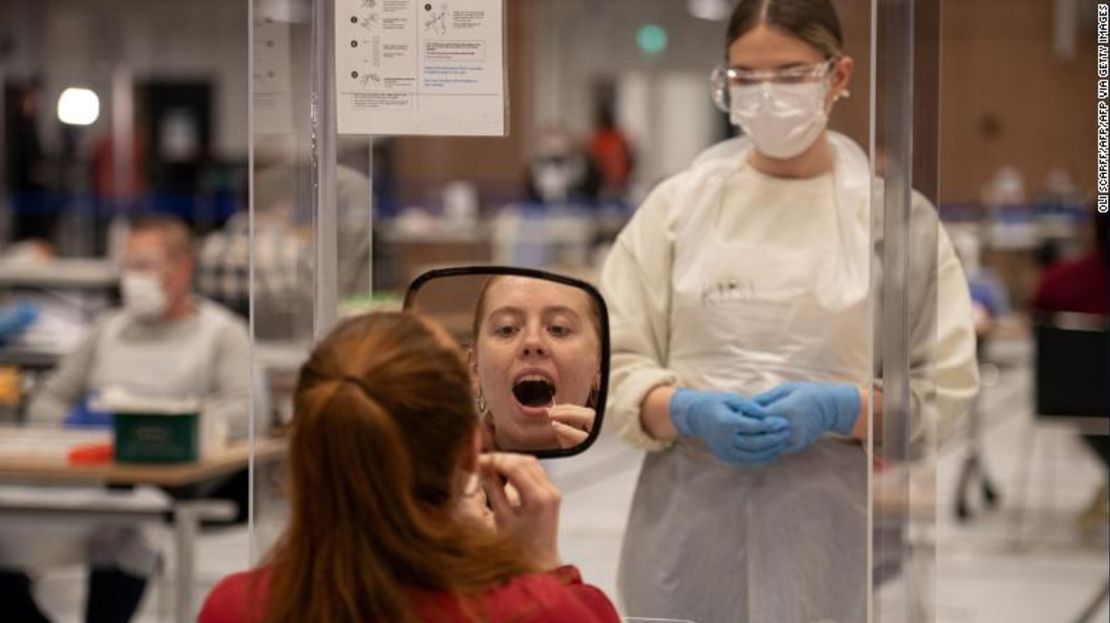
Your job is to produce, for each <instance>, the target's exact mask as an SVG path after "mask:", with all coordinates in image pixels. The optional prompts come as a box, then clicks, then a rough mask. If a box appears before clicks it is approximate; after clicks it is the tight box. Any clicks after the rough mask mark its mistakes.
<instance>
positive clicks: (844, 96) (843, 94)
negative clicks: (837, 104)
mask: <svg viewBox="0 0 1110 623" xmlns="http://www.w3.org/2000/svg"><path fill="white" fill-rule="evenodd" d="M849 97H852V93H851V91H849V90H848V89H844V90H843V91H841V92H840V93H837V94H836V99H838V100H846V99H848V98H849Z"/></svg>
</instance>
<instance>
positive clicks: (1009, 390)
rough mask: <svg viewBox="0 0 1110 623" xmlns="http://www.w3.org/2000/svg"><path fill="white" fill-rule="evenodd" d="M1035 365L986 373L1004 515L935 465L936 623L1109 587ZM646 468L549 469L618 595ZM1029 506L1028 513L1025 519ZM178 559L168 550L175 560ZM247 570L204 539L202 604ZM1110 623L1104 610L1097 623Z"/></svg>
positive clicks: (1025, 613)
mask: <svg viewBox="0 0 1110 623" xmlns="http://www.w3.org/2000/svg"><path fill="white" fill-rule="evenodd" d="M1030 358H1031V353H1030V349H1029V346H1028V344H1024V343H1012V344H1003V345H998V347H997V348H996V349H995V351H993V352H992V360H994V361H995V362H996V364H997V365H995V366H992V367H990V368H988V369H987V370H985V373H984V381H985V382H984V394H983V398H982V414H983V415H982V418H983V428H984V433H983V440H984V441H983V453H982V456H983V457H984V458H985V460H986V462H987V465H988V468H989V470H990V473H991V476H992V477H993V478H994V479H995V484H996V486H997V488H998V489H999V490H1000V492H1001V495H1002V502H1001V506H1000V507H999V508H997V509H995V510H989V509H982V508H979V511H980V512H978V513H977V514H976V515H975V517H974V518H973V519H972V520H971V521H969V522H966V523H961V522H958V521H956V520H955V518H954V513H953V506H954V501H955V490H956V481H957V478H958V473H959V471H960V466H961V464H962V462H963V460H964V457H965V455H966V452H967V443H966V442H963V441H961V442H958V443H955V444H952V445H951V447H949V448H947V449H946V450H945V451H944V452H943V453H942V454H941V455H940V456H939V459H938V461H937V464H936V482H937V486H936V500H937V506H938V508H937V514H936V523H935V525H934V526H931V527H929V529H927V530H925V531H924V534H923V536H922V537H921V539H920V543H919V547H920V551H923V552H925V559H926V560H934V558H933V557H932V556H930V555H929V552H930V551H931V550H930V548H931V547H933V546H935V565H934V566H932V572H931V575H932V577H933V583H932V590H931V591H929V590H927V591H926V595H927V597H926V598H924V599H921V600H918V601H919V602H922V603H925V604H932V605H931V607H932V612H933V613H934V615H935V619H932V620H935V621H937V622H938V623H984V622H1005V623H1054V622H1060V623H1070V622H1071V621H1074V620H1075V617H1076V616H1077V615H1078V614H1079V613H1080V612H1081V611H1082V610H1083V608H1084V606H1085V605H1086V604H1087V602H1088V601H1089V600H1091V598H1093V597H1094V596H1095V595H1096V594H1097V593H1098V591H1099V589H1100V588H1101V587H1102V586H1103V583H1104V582H1105V581H1106V578H1107V573H1108V562H1107V525H1106V524H1105V523H1103V524H1102V525H1101V526H1100V527H1099V528H1096V529H1095V530H1093V531H1088V532H1081V531H1079V530H1078V529H1077V528H1076V525H1075V518H1076V516H1077V514H1078V512H1079V511H1080V509H1082V508H1083V507H1084V506H1085V505H1086V504H1087V503H1088V501H1089V500H1090V498H1091V496H1092V495H1093V492H1094V490H1095V489H1096V487H1097V485H1098V484H1099V482H1100V479H1101V478H1104V477H1105V476H1106V474H1105V473H1102V474H1100V471H1099V469H1100V467H1099V465H1098V463H1097V462H1096V461H1095V460H1094V458H1093V457H1092V456H1091V455H1090V454H1089V453H1088V452H1087V451H1086V450H1085V448H1083V447H1081V445H1080V443H1079V441H1078V440H1077V438H1076V436H1075V434H1074V433H1073V432H1072V431H1071V430H1070V429H1067V428H1059V427H1052V426H1047V425H1043V424H1042V425H1038V426H1036V427H1035V428H1034V427H1032V426H1031V424H1032V415H1031V410H1030V406H1029V405H1030V395H1031V394H1030V376H1029V375H1030V367H1029V362H1030ZM1030 431H1034V432H1033V434H1030ZM1030 444H1031V445H1032V448H1033V449H1032V451H1030V449H1029V448H1030ZM1028 456H1032V457H1033V463H1032V468H1031V469H1030V471H1029V473H1030V478H1029V481H1028V483H1029V484H1028V487H1027V488H1023V487H1022V486H1021V482H1022V477H1021V471H1020V470H1019V467H1020V465H1021V464H1022V463H1021V460H1022V459H1023V458H1024V457H1028ZM639 461H640V456H639V454H638V453H636V452H635V451H632V450H630V449H628V448H626V447H625V446H623V445H622V444H621V443H620V442H618V441H617V440H615V439H613V438H611V437H610V436H607V435H603V436H602V438H601V439H600V440H599V442H598V443H597V445H595V446H594V447H593V448H591V449H590V450H589V451H588V452H586V453H585V454H583V455H581V456H579V457H575V458H572V459H568V460H561V461H551V462H549V470H550V472H551V474H552V476H553V478H554V479H555V481H556V482H557V483H558V484H559V485H560V486H561V488H562V489H563V491H564V505H563V515H562V524H561V545H562V550H563V557H564V559H565V560H567V561H568V562H573V563H574V564H576V565H578V566H579V568H580V569H581V570H582V573H583V576H584V577H585V578H586V579H587V581H589V582H592V583H594V584H596V585H598V586H599V587H601V588H602V589H603V590H604V591H605V592H606V593H608V594H610V595H613V596H615V595H616V592H615V588H614V587H615V584H616V561H617V554H618V552H619V549H620V544H621V543H620V542H621V537H622V533H623V529H624V522H625V517H626V514H627V509H628V505H629V503H630V500H631V496H632V490H633V487H634V485H635V479H636V476H637V472H638V469H639ZM1023 491H1024V493H1023ZM1023 497H1024V498H1025V499H1026V502H1025V504H1024V507H1025V508H1026V509H1027V510H1026V512H1025V513H1020V512H1019V511H1018V508H1019V507H1020V506H1021V505H1020V504H1019V502H1020V500H1021V499H1022V498H1023ZM977 508H978V507H977ZM171 550H172V548H171V547H169V542H168V539H167V543H166V548H165V551H166V556H167V558H169V557H170V556H172V551H171ZM247 559H248V539H247V534H246V530H245V529H234V530H223V531H215V532H210V533H206V534H205V536H203V537H202V540H201V544H200V550H199V552H198V561H199V562H198V564H199V570H198V574H199V578H198V582H199V586H198V593H199V594H200V595H203V594H205V593H206V592H207V591H208V589H209V588H210V587H211V586H212V584H213V583H215V582H216V581H218V579H219V578H220V577H222V576H223V575H225V574H227V573H229V572H232V571H236V570H239V569H241V568H243V567H244V566H245V561H246V560H247ZM167 562H168V561H167ZM167 566H168V567H169V568H171V569H172V565H167ZM928 567H929V565H926V566H925V568H926V569H928ZM926 575H929V574H926ZM81 582H82V577H81V572H80V570H78V569H62V570H58V572H55V573H52V574H50V575H48V576H46V577H45V578H43V581H42V582H40V585H39V597H40V601H41V602H42V603H43V604H44V605H45V606H46V607H47V608H48V609H49V610H50V612H51V613H53V614H54V615H55V617H56V620H57V621H58V622H59V623H61V622H69V621H77V620H78V618H77V614H76V613H78V612H79V605H80V603H81V601H82V599H83V595H82V590H83V589H82V588H81V587H82V584H81ZM898 586H899V585H898V583H892V584H890V585H888V586H887V588H884V589H881V590H880V592H879V594H878V596H877V598H878V601H877V603H879V604H880V610H881V611H883V612H893V611H895V610H897V609H899V608H900V606H899V605H898V602H897V600H898V599H899V592H898ZM929 595H931V596H932V597H933V598H932V599H930V598H929V597H928V596H929ZM171 599H172V592H171V590H170V581H169V579H168V578H162V579H161V580H160V581H159V584H158V585H157V586H155V589H154V590H151V591H148V593H147V597H146V600H145V602H144V604H143V608H142V613H141V617H140V618H139V621H141V622H144V623H145V622H153V621H168V620H170V616H169V613H170V611H171V610H170V609H171V606H172V604H171V603H170V601H171ZM642 614H646V613H642ZM1108 619H1110V611H1108V609H1107V604H1106V602H1105V601H1104V602H1103V603H1102V604H1101V607H1100V609H1099V610H1098V611H1097V612H1096V614H1095V615H1094V617H1093V618H1091V619H1089V620H1090V621H1107V620H1108ZM876 620H882V621H888V620H889V621H895V620H897V621H902V620H908V619H902V618H895V617H891V618H886V617H884V618H883V619H876ZM925 620H929V619H928V618H926V619H925Z"/></svg>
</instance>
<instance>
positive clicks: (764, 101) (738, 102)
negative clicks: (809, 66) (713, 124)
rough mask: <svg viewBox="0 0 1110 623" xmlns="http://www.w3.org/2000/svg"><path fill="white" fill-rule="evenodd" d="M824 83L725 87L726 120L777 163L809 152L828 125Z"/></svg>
mask: <svg viewBox="0 0 1110 623" xmlns="http://www.w3.org/2000/svg"><path fill="white" fill-rule="evenodd" d="M828 88H829V87H828V82H826V81H825V80H820V81H817V82H802V83H797V84H772V83H770V82H762V83H759V84H753V85H744V86H732V87H729V100H730V105H729V119H730V120H731V121H732V123H734V124H735V125H738V126H740V127H741V128H743V130H744V133H745V134H747V135H748V136H750V137H751V139H752V142H754V143H755V146H756V148H757V149H758V150H759V151H760V152H762V153H764V154H766V155H768V156H770V157H772V158H778V159H780V160H783V159H787V158H793V157H794V156H797V155H799V154H801V153H802V152H804V151H805V150H807V149H809V146H810V145H813V142H814V141H816V140H817V137H818V136H820V135H821V131H822V130H824V129H825V124H826V123H827V122H828V113H827V112H826V110H825V97H826V95H827V94H828Z"/></svg>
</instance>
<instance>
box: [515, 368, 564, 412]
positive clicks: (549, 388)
mask: <svg viewBox="0 0 1110 623" xmlns="http://www.w3.org/2000/svg"><path fill="white" fill-rule="evenodd" d="M513 396H515V397H516V400H517V402H519V403H520V404H521V405H523V406H525V407H533V408H537V407H547V406H550V405H551V404H552V402H554V400H555V384H554V383H553V382H551V379H548V378H546V377H544V376H541V375H539V374H529V375H527V376H523V377H521V378H519V379H517V381H516V383H514V384H513Z"/></svg>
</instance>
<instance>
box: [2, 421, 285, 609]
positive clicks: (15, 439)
mask: <svg viewBox="0 0 1110 623" xmlns="http://www.w3.org/2000/svg"><path fill="white" fill-rule="evenodd" d="M51 435H54V437H53V439H51ZM0 436H2V437H0V483H15V484H18V485H21V486H20V487H17V488H14V489H9V490H8V492H7V493H6V494H0V519H9V520H29V521H34V522H41V523H52V524H57V525H67V526H72V525H73V524H74V523H76V522H80V523H85V524H89V525H104V524H112V523H118V524H124V525H133V524H136V523H142V524H157V525H165V524H166V523H171V524H172V525H173V533H174V547H175V549H176V551H177V557H176V558H177V573H176V578H175V582H174V593H175V598H174V620H175V621H177V622H178V623H186V622H188V621H194V620H195V618H196V596H195V594H194V590H193V589H194V579H195V578H194V576H195V567H196V560H195V551H196V539H197V533H198V530H199V526H200V522H201V521H204V520H228V519H231V518H232V517H234V513H235V508H234V505H232V504H231V503H230V502H227V501H220V500H205V499H201V498H189V497H188V496H184V495H182V496H166V497H165V498H163V499H152V498H150V497H149V496H148V497H146V498H133V497H129V496H120V495H116V494H115V493H112V494H106V493H105V492H103V491H97V490H95V489H89V493H88V494H87V495H79V496H77V497H72V496H71V497H69V498H68V499H63V498H60V497H58V496H41V495H34V493H33V492H34V489H32V488H28V486H35V485H37V486H48V485H49V486H56V485H63V484H85V485H98V486H104V485H152V486H155V487H158V488H161V489H166V490H171V491H172V490H179V491H180V490H183V489H187V488H189V487H194V486H197V485H199V484H202V483H204V482H210V481H211V480H213V479H216V478H220V477H222V476H227V475H230V474H232V473H235V472H236V471H239V470H242V469H244V468H246V467H247V465H248V464H249V463H250V461H251V458H252V455H251V451H250V448H249V447H248V445H247V444H246V443H241V444H238V445H235V446H232V447H229V448H227V449H225V450H223V451H220V452H216V453H213V454H212V455H211V456H208V457H206V458H204V459H202V460H200V461H197V462H195V463H185V464H175V465H130V464H128V465H124V464H117V463H104V464H99V465H80V466H74V465H69V464H68V463H67V461H66V459H65V455H66V453H67V452H68V450H69V448H71V447H72V446H73V445H74V444H75V443H83V442H89V441H94V440H98V439H99V440H103V439H106V438H107V437H108V433H106V432H99V433H85V432H80V431H44V430H42V429H11V428H4V429H0ZM285 449H286V442H285V441H284V440H282V439H262V440H259V441H258V442H257V443H256V444H255V448H254V453H253V459H254V461H255V462H256V464H257V462H272V461H276V460H279V459H280V458H281V457H283V456H284V455H285ZM97 493H99V495H97Z"/></svg>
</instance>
